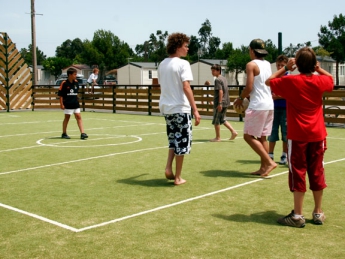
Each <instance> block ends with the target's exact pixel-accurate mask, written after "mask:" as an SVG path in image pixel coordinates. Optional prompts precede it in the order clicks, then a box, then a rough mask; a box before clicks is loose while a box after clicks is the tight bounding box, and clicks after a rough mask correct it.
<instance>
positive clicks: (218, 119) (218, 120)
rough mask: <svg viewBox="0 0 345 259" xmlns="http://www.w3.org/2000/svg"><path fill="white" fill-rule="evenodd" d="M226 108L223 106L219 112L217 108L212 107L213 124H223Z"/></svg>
mask: <svg viewBox="0 0 345 259" xmlns="http://www.w3.org/2000/svg"><path fill="white" fill-rule="evenodd" d="M227 109H228V107H223V108H222V110H221V111H220V112H219V111H218V109H217V108H213V120H212V124H213V125H222V124H224V122H226V120H225V114H226V111H227Z"/></svg>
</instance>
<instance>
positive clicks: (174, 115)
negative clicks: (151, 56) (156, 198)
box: [158, 33, 201, 185]
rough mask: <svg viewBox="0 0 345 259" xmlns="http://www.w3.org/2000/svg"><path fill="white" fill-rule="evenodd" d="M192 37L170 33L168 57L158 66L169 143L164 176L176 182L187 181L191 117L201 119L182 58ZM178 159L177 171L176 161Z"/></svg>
mask: <svg viewBox="0 0 345 259" xmlns="http://www.w3.org/2000/svg"><path fill="white" fill-rule="evenodd" d="M188 44H189V37H188V36H187V35H185V34H183V33H173V34H171V35H169V37H168V42H167V52H168V55H169V57H168V58H165V59H164V60H163V61H162V62H161V63H160V64H159V67H158V80H159V83H160V87H161V95H160V99H159V109H160V111H161V113H162V114H163V115H164V117H165V122H166V130H167V136H168V143H169V151H168V159H167V163H166V167H165V177H166V178H167V179H170V180H174V184H175V185H181V184H184V183H185V182H186V180H185V179H183V178H182V177H181V173H182V166H183V159H184V155H185V154H189V153H190V150H191V146H192V117H191V109H192V112H193V114H194V119H195V126H197V125H199V123H200V119H201V118H200V115H199V112H198V110H197V106H196V104H195V101H194V96H193V92H192V89H191V87H190V81H192V80H193V75H192V70H191V67H190V64H189V62H188V61H186V60H183V59H181V57H185V56H187V53H188ZM174 160H175V162H176V169H175V174H174V173H173V169H172V166H173V161H174Z"/></svg>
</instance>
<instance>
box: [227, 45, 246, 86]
mask: <svg viewBox="0 0 345 259" xmlns="http://www.w3.org/2000/svg"><path fill="white" fill-rule="evenodd" d="M249 61H250V56H249V51H248V47H246V46H244V45H242V46H241V47H240V48H237V49H235V50H234V51H233V52H232V53H231V55H230V57H229V58H228V63H227V68H228V71H230V72H234V73H235V80H236V84H237V85H239V81H238V75H239V74H240V73H242V72H245V71H246V65H247V63H248V62H249Z"/></svg>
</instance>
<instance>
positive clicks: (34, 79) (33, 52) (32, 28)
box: [31, 0, 43, 85]
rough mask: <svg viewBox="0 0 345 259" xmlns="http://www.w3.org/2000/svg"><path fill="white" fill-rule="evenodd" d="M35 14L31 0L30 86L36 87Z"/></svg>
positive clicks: (33, 0)
mask: <svg viewBox="0 0 345 259" xmlns="http://www.w3.org/2000/svg"><path fill="white" fill-rule="evenodd" d="M36 15H43V14H36V12H35V0H31V47H32V84H33V85H37V55H36V23H35V16H36Z"/></svg>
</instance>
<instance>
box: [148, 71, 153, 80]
mask: <svg viewBox="0 0 345 259" xmlns="http://www.w3.org/2000/svg"><path fill="white" fill-rule="evenodd" d="M149 79H152V70H149Z"/></svg>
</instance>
